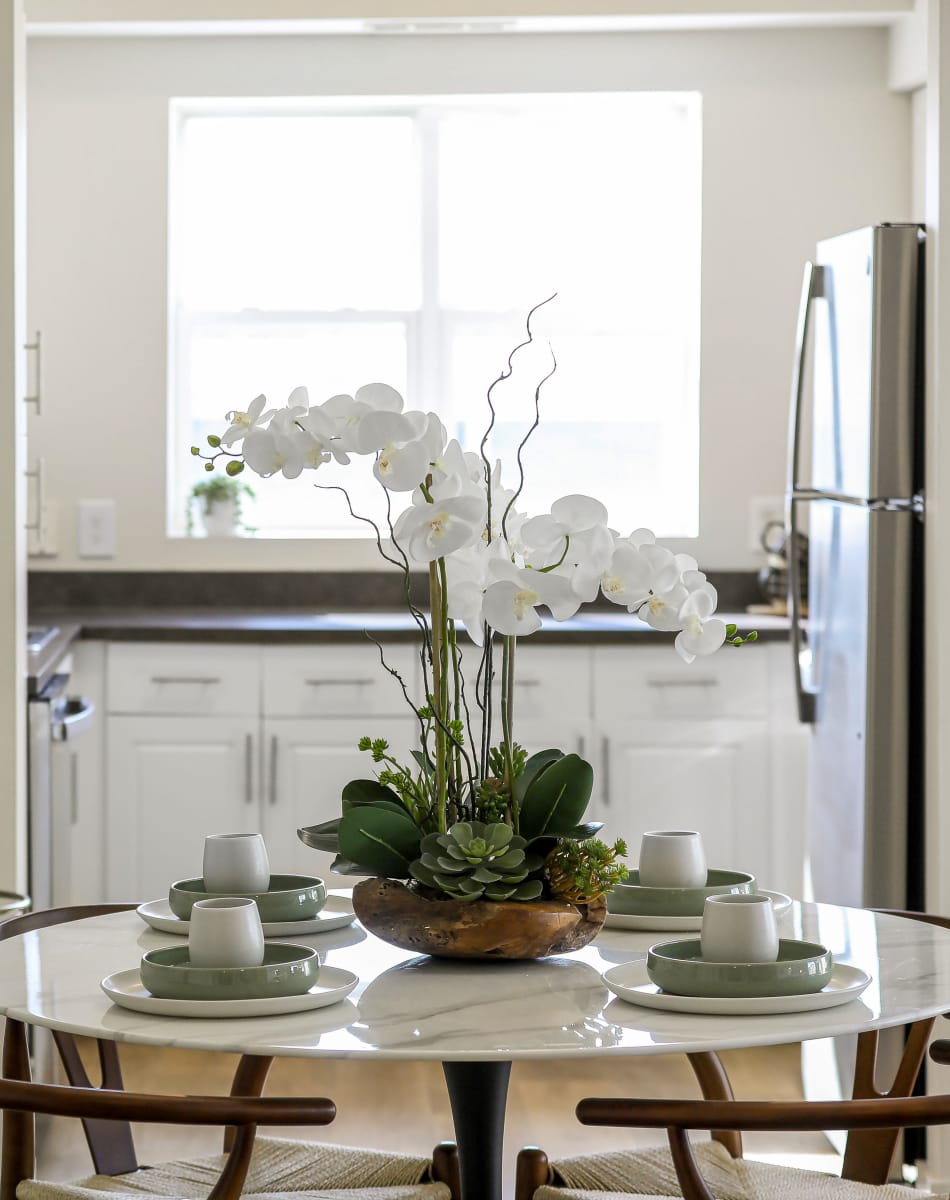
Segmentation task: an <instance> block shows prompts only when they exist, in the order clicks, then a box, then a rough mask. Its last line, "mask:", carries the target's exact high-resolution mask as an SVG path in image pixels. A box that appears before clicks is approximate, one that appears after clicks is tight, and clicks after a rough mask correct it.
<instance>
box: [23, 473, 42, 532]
mask: <svg viewBox="0 0 950 1200" xmlns="http://www.w3.org/2000/svg"><path fill="white" fill-rule="evenodd" d="M45 471H46V463H45V461H44V460H43V459H42V458H38V459H37V460H36V466H35V467H33V468H32V469H31V470H26V471H24V472H23V474H24V475H25V476H26V477H27V479H35V480H36V508H35V509H34V510H33V512H34V517H33V520H32V521H27V522H26V523H25V524H24V526H23V528H24V529H28V530H30V531H31V532H34V533H37V534H39V535H40V539H41V540H42V536H43V526H44V525H45V524H46V520H45V516H46V514H45V511H44V510H45V509H46V481H45V479H44V473H45Z"/></svg>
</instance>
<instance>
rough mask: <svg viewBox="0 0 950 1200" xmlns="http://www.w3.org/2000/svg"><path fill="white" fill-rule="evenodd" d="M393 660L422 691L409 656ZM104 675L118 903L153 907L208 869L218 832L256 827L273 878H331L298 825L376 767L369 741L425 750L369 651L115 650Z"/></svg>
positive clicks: (110, 839) (108, 821)
mask: <svg viewBox="0 0 950 1200" xmlns="http://www.w3.org/2000/svg"><path fill="white" fill-rule="evenodd" d="M385 653H386V661H387V663H389V664H390V665H391V666H393V667H395V668H396V669H397V670H398V671H399V673H400V675H401V676H402V678H403V679H404V680H405V682H406V684H407V687H408V688H409V689H410V692H411V694H414V695H417V694H418V693H417V691H416V684H417V674H416V673H417V671H418V655H417V654H416V653H415V651H414V649H413V648H412V647H411V646H401V645H400V646H388V647H386V652H385ZM106 677H107V683H106V691H107V702H106V707H107V708H108V717H107V721H106V740H107V745H108V751H107V780H108V785H107V794H106V813H105V818H104V825H105V830H106V849H107V853H106V878H107V884H106V888H105V891H106V894H107V897H108V898H109V899H114V900H125V899H130V898H136V897H138V898H140V899H153V898H156V897H158V896H161V895H164V894H165V893H166V892H167V890H168V885H169V883H171V882H172V881H173V880H175V879H182V878H185V877H188V876H196V875H200V873H201V859H202V850H203V841H204V838H205V836H206V834H208V833H215V832H226V831H243V830H247V831H257V830H260V831H261V832H262V833H263V834H264V836H265V840H266V842H267V847H268V853H269V857H270V861H271V866H272V868H273V870H274V871H277V872H283V873H286V872H301V873H304V874H311V875H314V874H315V875H325V874H326V873H327V872H328V869H329V863H330V856H329V855H323V854H320V853H319V852H317V851H315V850H311V849H309V848H308V847H306V846H304V845H303V843H302V842H301V841H300V840H299V838H298V837H297V829H298V828H299V827H300V826H301V825H313V824H316V823H318V822H320V821H324V820H329V819H330V818H331V817H334V816H337V815H338V814H339V811H340V793H341V791H342V789H343V785H344V784H345V783H347V782H348V781H349V780H350V779H354V778H359V777H361V776H368V777H371V776H372V775H373V774H374V773H375V768H374V764H373V762H372V758H371V756H370V755H369V754H367V753H362V752H361V751H360V750H359V749H358V742H359V739H360V738H361V737H362V736H364V735H368V736H370V737H374V738H375V737H385V738H387V739H388V740H389V742H390V744H391V746H392V747H393V750H394V753H395V754H396V755H397V757H401V758H402V759H406V758H408V752H409V750H410V749H412V748H413V747H414V746H415V742H416V732H417V729H418V726H417V723H416V721H415V718H414V717H413V716H412V715H411V712H410V710H409V708H408V706H407V704H406V702H405V699H404V697H403V694H402V691H401V689H400V688H399V686H398V684H396V682H395V681H394V680H392V679H391V678H390V677H389V676H388V675H385V674H384V673H383V672H382V671H381V670H380V665H379V652H378V650H377V649H376V647H374V646H370V645H368V644H363V643H359V644H345V645H336V646H314V647H306V648H303V649H301V648H300V647H284V646H274V647H250V646H227V645H221V646H218V645H214V646H211V645H208V646H202V645H197V646H193V645H190V644H189V645H183V644H157V643H155V644H152V643H121V644H113V645H111V646H109V649H108V667H107V671H106ZM330 882H332V883H339V882H340V880H338V879H333V880H331V881H330Z"/></svg>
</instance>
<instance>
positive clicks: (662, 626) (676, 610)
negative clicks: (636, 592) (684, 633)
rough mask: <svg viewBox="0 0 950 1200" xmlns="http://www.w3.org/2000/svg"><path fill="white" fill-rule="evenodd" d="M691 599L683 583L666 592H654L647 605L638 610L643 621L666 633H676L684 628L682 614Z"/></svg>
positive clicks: (642, 605)
mask: <svg viewBox="0 0 950 1200" xmlns="http://www.w3.org/2000/svg"><path fill="white" fill-rule="evenodd" d="M688 598H689V592H688V591H687V590H686V588H684V587H683V585H682V584H681V583H677V584H675V585H674V586H673V587H671V588H667V589H666V590H665V591H654V592H653V594H652V595H651V596H650V598H649V600H647V602H646V603H645V604H641V606H640V607H639V609H637V615H638V616H639V617H640V619H641V621H646V623H647V624H648V625H649V626H651V628H653V629H659V630H660V631H661V632H664V633H675V632H677V631H678V630H680V629H682V628H683V621H682V618H681V617H680V612H681V610H682V608H683V605H684V604H685V603H686V601H687V600H688Z"/></svg>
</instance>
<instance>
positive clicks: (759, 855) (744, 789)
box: [591, 720, 772, 887]
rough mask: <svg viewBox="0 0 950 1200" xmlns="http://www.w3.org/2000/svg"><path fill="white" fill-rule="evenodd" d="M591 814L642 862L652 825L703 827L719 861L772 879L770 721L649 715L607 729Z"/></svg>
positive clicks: (713, 860) (710, 857) (710, 852)
mask: <svg viewBox="0 0 950 1200" xmlns="http://www.w3.org/2000/svg"><path fill="white" fill-rule="evenodd" d="M594 770H595V779H596V783H595V803H594V804H592V805H591V815H592V816H594V817H596V819H598V820H602V821H604V822H605V829H604V836H605V837H608V836H609V837H610V838H611V839H613V838H615V837H618V836H620V837H624V838H626V840H627V843H628V847H629V852H630V853H629V861H630V863H631V865H635V864H636V861H637V855H638V853H639V846H640V836H641V834H642V833H644V832H645V831H646V830H648V829H698V830H699V831H700V833H701V834H702V835H703V843H704V845H705V847H706V859H707V862H708V863H709V865H710V866H711V867H725V868H728V869H730V870H740V871H751V872H753V873H754V874H755V876H756V878H757V879H758V880H759V881H760V883H761V885H762V886H763V887H770V886H772V883H771V876H772V853H771V843H770V834H769V826H770V822H769V804H768V798H769V791H770V783H771V780H770V776H769V752H768V723H767V722H766V721H751V720H748V721H739V720H731V721H681V722H669V721H644V720H636V721H632V722H630V723H629V724H628V725H625V726H620V725H619V724H618V725H611V726H607V727H605V728H604V729H603V733H602V739H601V744H600V754H599V756H598V757H597V758H596V759H595V761H594Z"/></svg>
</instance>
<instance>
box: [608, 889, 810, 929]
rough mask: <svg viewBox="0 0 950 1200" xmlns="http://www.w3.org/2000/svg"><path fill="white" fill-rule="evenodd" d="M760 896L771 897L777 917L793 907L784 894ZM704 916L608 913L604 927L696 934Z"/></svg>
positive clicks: (790, 900)
mask: <svg viewBox="0 0 950 1200" xmlns="http://www.w3.org/2000/svg"><path fill="white" fill-rule="evenodd" d="M759 895H760V896H771V898H772V908H773V909H774V911H775V915H776V916H777V917H779V916H781V915H782V913H783V912H785V910H786V909H787V908H790V907H791V903H792V898H791V896H786V895H785V893H784V892H770V891H767V890H766V889H765V888H760V889H759ZM702 924H703V918H702V916H701V915H700V916H696V917H657V916H648V915H645V914H642V913H612V912H608V913H607V919H606V920H605V921H604V926H605V928H607V929H641V930H652V931H654V932H656V933H686V932H689V933H694V932H696V931H697V930H699V929H701V928H702Z"/></svg>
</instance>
